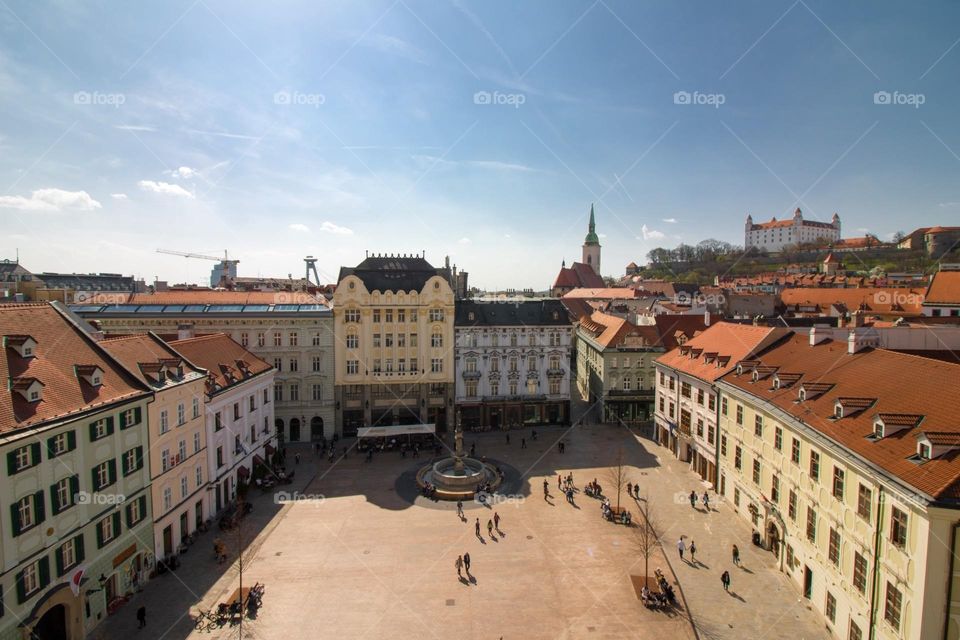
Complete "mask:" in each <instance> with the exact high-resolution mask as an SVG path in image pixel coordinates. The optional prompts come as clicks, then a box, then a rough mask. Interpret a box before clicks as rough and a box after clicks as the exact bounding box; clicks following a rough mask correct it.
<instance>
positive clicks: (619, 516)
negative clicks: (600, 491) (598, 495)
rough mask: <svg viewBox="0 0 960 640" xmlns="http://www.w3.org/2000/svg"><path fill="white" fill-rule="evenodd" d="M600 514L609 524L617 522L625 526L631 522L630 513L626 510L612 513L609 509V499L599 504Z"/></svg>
mask: <svg viewBox="0 0 960 640" xmlns="http://www.w3.org/2000/svg"><path fill="white" fill-rule="evenodd" d="M600 513H601V514H602V515H603V518H604V520H609V521H610V522H619V523H620V524H625V525H629V524H630V523H631V522H633V518H632V516H631V515H630V512H629V511H627V510H626V509H622V510H621V511H620V512H619V513H615V512H614V511H613V509H612V508H611V507H610V498H604V499H603V502H602V503H600Z"/></svg>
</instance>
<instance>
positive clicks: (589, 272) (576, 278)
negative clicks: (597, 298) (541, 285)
mask: <svg viewBox="0 0 960 640" xmlns="http://www.w3.org/2000/svg"><path fill="white" fill-rule="evenodd" d="M602 286H603V278H601V277H600V276H599V275H597V272H596V271H594V270H593V267H591V266H590V265H588V264H584V263H582V262H574V263H573V264H571V265H570V266H569V267H562V268H561V269H560V273H558V274H557V279H556V280H555V281H554V283H553V288H554V289H556V288H567V287H570V288H572V289H575V288H577V287H602Z"/></svg>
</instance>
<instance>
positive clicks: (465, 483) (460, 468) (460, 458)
mask: <svg viewBox="0 0 960 640" xmlns="http://www.w3.org/2000/svg"><path fill="white" fill-rule="evenodd" d="M453 439H454V452H453V455H452V456H450V457H447V458H442V459H440V460H438V461H437V462H434V463H432V464H428V465H426V466H424V467H423V468H421V469H420V471H419V473H417V483H418V484H419V485H420V486H423V485H425V484H427V483H430V484H432V485H434V486H435V487H436V488H437V497H439V498H445V499H449V500H459V499H463V498H470V497H471V496H473V494H474V493H476V490H477V487H478V486H480V485H481V484H488V485H490V486H491V487H493V488H495V487H496V486H497V485H498V484H499V483H500V476H499V475H498V473H497V470H496V468H495V467H493V466H492V465H490V464H487V463H485V462H481V461H480V460H475V459H474V458H470V457H468V456H467V455H466V454H464V451H463V428H462V426H461V423H460V412H459V411H457V422H456V426H455V427H454V435H453Z"/></svg>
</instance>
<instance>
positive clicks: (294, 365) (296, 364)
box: [290, 358, 300, 371]
mask: <svg viewBox="0 0 960 640" xmlns="http://www.w3.org/2000/svg"><path fill="white" fill-rule="evenodd" d="M299 370H300V361H299V360H298V359H297V358H290V371H299Z"/></svg>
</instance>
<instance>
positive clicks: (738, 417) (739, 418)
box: [737, 404, 743, 425]
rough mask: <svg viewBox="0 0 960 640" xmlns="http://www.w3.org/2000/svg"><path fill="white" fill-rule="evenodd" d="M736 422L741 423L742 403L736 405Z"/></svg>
mask: <svg viewBox="0 0 960 640" xmlns="http://www.w3.org/2000/svg"><path fill="white" fill-rule="evenodd" d="M737 424H739V425H742V424H743V405H739V404H738V405H737Z"/></svg>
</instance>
